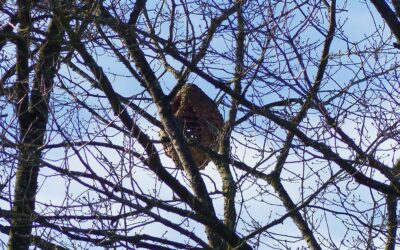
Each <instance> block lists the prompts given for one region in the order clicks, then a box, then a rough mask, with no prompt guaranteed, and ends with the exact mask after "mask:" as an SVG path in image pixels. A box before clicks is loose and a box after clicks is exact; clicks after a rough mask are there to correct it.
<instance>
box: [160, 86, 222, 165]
mask: <svg viewBox="0 0 400 250" xmlns="http://www.w3.org/2000/svg"><path fill="white" fill-rule="evenodd" d="M170 105H171V110H172V113H173V115H174V117H175V119H176V120H177V122H178V123H179V125H180V127H181V129H182V132H183V135H184V136H185V137H186V139H187V140H188V141H189V142H190V143H191V144H193V146H189V150H190V152H191V153H192V156H193V159H194V162H195V164H196V167H198V168H199V169H204V168H205V166H206V165H207V164H208V163H209V162H210V158H209V157H208V156H207V154H206V153H204V152H203V151H201V150H200V149H199V148H197V147H196V144H199V145H201V146H203V147H206V148H208V149H211V150H217V147H218V138H217V137H218V132H219V129H221V128H222V126H223V119H222V116H221V114H220V113H219V111H218V108H217V106H216V105H215V103H214V101H213V100H211V99H210V98H209V97H208V96H207V95H206V94H205V93H204V92H203V91H202V90H201V89H200V88H199V87H197V86H196V85H194V84H188V83H187V84H185V85H183V87H182V88H181V89H180V90H179V91H178V93H177V94H176V96H175V97H174V99H173V100H172V101H171V103H170ZM160 138H161V139H162V141H163V143H162V145H163V147H164V149H165V154H166V155H167V156H168V157H170V158H172V160H173V161H174V162H175V164H176V165H177V166H178V167H179V168H181V169H182V166H181V164H180V161H179V158H178V155H177V154H176V151H175V149H174V147H173V146H172V143H171V142H170V140H169V139H165V138H168V135H167V134H166V132H165V131H163V130H161V131H160Z"/></svg>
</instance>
